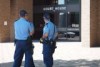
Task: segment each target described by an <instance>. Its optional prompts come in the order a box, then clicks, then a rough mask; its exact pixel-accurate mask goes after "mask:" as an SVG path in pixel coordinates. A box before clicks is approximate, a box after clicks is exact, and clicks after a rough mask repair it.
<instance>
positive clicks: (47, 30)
mask: <svg viewBox="0 0 100 67" xmlns="http://www.w3.org/2000/svg"><path fill="white" fill-rule="evenodd" d="M48 33H49V28H48V27H47V26H45V27H44V29H43V36H42V38H43V39H45V38H47V37H48Z"/></svg>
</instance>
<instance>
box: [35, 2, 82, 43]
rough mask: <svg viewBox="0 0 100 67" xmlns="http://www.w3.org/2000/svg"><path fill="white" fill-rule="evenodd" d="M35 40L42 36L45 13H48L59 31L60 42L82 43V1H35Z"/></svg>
mask: <svg viewBox="0 0 100 67" xmlns="http://www.w3.org/2000/svg"><path fill="white" fill-rule="evenodd" d="M33 3H34V5H33V6H34V8H33V9H34V10H33V17H34V25H35V35H34V38H35V39H39V38H40V37H41V36H42V31H43V30H42V29H43V26H44V21H43V13H44V12H48V13H49V14H50V16H51V21H52V22H54V24H56V26H57V29H58V40H59V41H81V32H80V30H81V26H80V25H81V22H80V17H81V15H80V14H81V11H80V0H34V2H33Z"/></svg>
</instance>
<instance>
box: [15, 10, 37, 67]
mask: <svg viewBox="0 0 100 67" xmlns="http://www.w3.org/2000/svg"><path fill="white" fill-rule="evenodd" d="M19 14H20V18H19V19H18V20H17V21H15V22H14V30H15V39H16V44H15V45H16V49H15V54H14V64H13V67H20V66H21V62H22V59H23V55H24V54H25V65H24V67H35V66H34V62H33V58H32V55H33V46H32V43H31V42H32V41H29V40H30V39H28V38H30V36H32V35H33V33H34V27H33V25H32V23H30V22H29V21H28V13H27V12H26V11H25V10H20V13H19Z"/></svg>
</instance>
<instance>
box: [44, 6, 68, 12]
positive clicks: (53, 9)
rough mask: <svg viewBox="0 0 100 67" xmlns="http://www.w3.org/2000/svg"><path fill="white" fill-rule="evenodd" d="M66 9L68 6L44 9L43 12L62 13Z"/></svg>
mask: <svg viewBox="0 0 100 67" xmlns="http://www.w3.org/2000/svg"><path fill="white" fill-rule="evenodd" d="M66 9H67V7H66V6H52V7H43V11H62V10H66Z"/></svg>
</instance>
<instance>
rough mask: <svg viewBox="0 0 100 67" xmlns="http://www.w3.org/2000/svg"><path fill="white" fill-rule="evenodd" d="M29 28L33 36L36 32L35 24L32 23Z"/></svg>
mask: <svg viewBox="0 0 100 67" xmlns="http://www.w3.org/2000/svg"><path fill="white" fill-rule="evenodd" d="M29 30H30V36H32V35H33V34H34V26H33V24H32V23H31V24H30V27H29Z"/></svg>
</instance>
